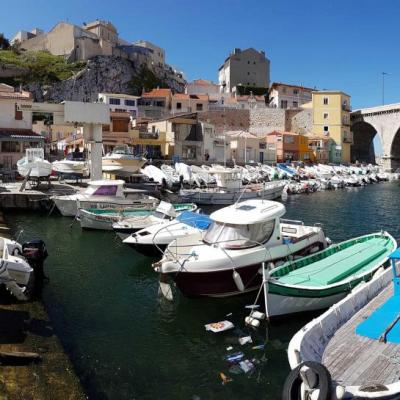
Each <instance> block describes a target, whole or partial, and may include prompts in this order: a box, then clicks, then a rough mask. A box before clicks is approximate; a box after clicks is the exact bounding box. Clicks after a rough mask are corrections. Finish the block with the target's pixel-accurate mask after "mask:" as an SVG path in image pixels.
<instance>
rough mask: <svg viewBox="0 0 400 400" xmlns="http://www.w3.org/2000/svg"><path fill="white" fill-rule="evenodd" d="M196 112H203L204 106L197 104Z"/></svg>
mask: <svg viewBox="0 0 400 400" xmlns="http://www.w3.org/2000/svg"><path fill="white" fill-rule="evenodd" d="M196 111H203V104H199V103H197V104H196Z"/></svg>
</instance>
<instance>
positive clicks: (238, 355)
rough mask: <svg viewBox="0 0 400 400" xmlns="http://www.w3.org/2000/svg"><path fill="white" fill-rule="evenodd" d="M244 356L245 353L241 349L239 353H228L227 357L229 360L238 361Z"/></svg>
mask: <svg viewBox="0 0 400 400" xmlns="http://www.w3.org/2000/svg"><path fill="white" fill-rule="evenodd" d="M243 357H244V354H243V353H242V352H241V351H239V352H237V353H232V354H228V355H227V356H226V357H225V359H226V360H227V361H229V362H233V363H234V362H238V361H240V360H241V359H242V358H243Z"/></svg>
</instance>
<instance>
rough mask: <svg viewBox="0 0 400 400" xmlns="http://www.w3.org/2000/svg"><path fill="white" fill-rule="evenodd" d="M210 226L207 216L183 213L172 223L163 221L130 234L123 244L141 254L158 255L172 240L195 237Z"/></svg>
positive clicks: (191, 212) (190, 212)
mask: <svg viewBox="0 0 400 400" xmlns="http://www.w3.org/2000/svg"><path fill="white" fill-rule="evenodd" d="M210 224H211V220H210V218H209V217H208V215H205V214H199V213H196V212H193V211H184V212H182V213H181V214H180V215H178V216H177V217H176V219H174V220H172V221H169V220H164V221H162V222H160V223H157V224H153V225H151V226H149V227H147V228H145V229H141V230H139V231H137V232H136V233H132V234H131V235H130V236H128V237H127V238H126V239H125V240H124V241H123V243H125V244H128V245H129V246H131V247H133V248H134V249H135V250H137V251H139V252H141V253H143V254H147V255H159V254H160V252H161V253H162V251H164V250H165V248H166V247H167V246H168V245H169V244H170V243H172V242H173V241H174V240H176V239H178V238H183V237H187V236H191V235H196V234H197V233H198V232H202V231H204V230H205V229H207V228H208V227H209V226H210Z"/></svg>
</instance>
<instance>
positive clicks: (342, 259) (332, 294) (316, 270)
mask: <svg viewBox="0 0 400 400" xmlns="http://www.w3.org/2000/svg"><path fill="white" fill-rule="evenodd" d="M396 247H397V243H396V240H395V239H394V238H393V237H392V236H391V235H390V234H389V233H387V232H379V233H373V234H369V235H365V236H360V237H357V238H354V239H350V240H346V241H345V242H341V243H338V244H335V245H332V246H330V247H328V248H326V249H325V250H322V251H320V252H318V253H314V254H312V255H310V256H307V257H304V258H301V259H298V260H294V261H289V262H286V263H285V264H283V265H281V266H279V267H277V268H274V269H272V270H271V271H270V273H269V279H267V282H266V283H265V292H266V294H265V299H266V301H265V302H266V310H267V312H268V315H269V316H278V315H286V314H293V313H298V312H305V311H312V310H319V309H324V308H328V307H330V306H331V305H332V304H334V303H336V302H337V301H339V300H340V299H342V298H343V297H344V296H346V294H347V293H348V292H349V291H351V289H352V288H354V287H355V286H356V285H357V284H359V283H360V282H361V281H368V280H369V279H371V277H372V276H373V274H374V273H375V272H376V271H377V270H378V268H380V267H386V266H388V265H389V263H388V262H387V261H388V256H389V255H390V253H391V252H392V251H394V250H395V249H396Z"/></svg>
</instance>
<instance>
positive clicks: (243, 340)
mask: <svg viewBox="0 0 400 400" xmlns="http://www.w3.org/2000/svg"><path fill="white" fill-rule="evenodd" d="M239 343H240V344H241V345H242V346H243V345H244V344H246V343H253V339H252V338H251V336H244V337H240V338H239Z"/></svg>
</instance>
